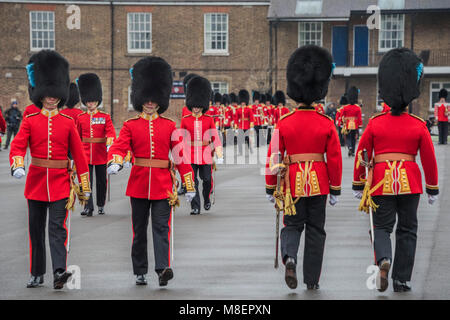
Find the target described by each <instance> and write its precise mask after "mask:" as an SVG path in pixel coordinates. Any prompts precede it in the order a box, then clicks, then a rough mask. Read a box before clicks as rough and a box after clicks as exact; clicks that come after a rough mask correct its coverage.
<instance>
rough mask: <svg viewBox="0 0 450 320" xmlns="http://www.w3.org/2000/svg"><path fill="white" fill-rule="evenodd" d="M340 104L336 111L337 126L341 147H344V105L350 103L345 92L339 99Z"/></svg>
mask: <svg viewBox="0 0 450 320" xmlns="http://www.w3.org/2000/svg"><path fill="white" fill-rule="evenodd" d="M339 105H340V107H339V108H338V110H337V112H336V126H337V129H338V133H339V141H340V143H341V147H344V146H345V134H344V133H343V132H342V131H344V130H342V128H343V121H342V110H343V109H344V107H345V106H346V105H348V100H347V96H346V95H345V94H344V95H343V96H342V97H341V99H340V100H339Z"/></svg>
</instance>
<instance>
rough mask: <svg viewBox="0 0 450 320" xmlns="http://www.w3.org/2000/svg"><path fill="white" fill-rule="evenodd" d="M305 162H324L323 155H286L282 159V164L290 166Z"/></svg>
mask: <svg viewBox="0 0 450 320" xmlns="http://www.w3.org/2000/svg"><path fill="white" fill-rule="evenodd" d="M306 161H325V157H324V155H323V153H297V154H290V155H289V154H288V155H286V157H284V160H283V162H284V164H292V163H296V162H306Z"/></svg>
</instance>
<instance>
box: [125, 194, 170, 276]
mask: <svg viewBox="0 0 450 320" xmlns="http://www.w3.org/2000/svg"><path fill="white" fill-rule="evenodd" d="M130 201H131V223H132V228H133V244H132V247H131V261H132V263H133V273H134V274H135V275H142V274H147V272H148V256H147V227H148V218H149V215H150V200H147V199H138V198H130ZM166 201H167V200H166Z"/></svg>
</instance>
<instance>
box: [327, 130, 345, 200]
mask: <svg viewBox="0 0 450 320" xmlns="http://www.w3.org/2000/svg"><path fill="white" fill-rule="evenodd" d="M326 153H327V170H328V178H329V179H330V194H332V195H336V196H338V195H340V194H341V183H342V154H341V144H340V142H339V137H338V133H337V131H336V128H335V127H334V124H333V123H332V125H331V126H330V135H329V137H328V141H327V150H326Z"/></svg>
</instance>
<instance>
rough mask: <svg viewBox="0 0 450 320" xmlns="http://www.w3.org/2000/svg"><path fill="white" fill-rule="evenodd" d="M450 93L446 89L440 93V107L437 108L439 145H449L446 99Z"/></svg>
mask: <svg viewBox="0 0 450 320" xmlns="http://www.w3.org/2000/svg"><path fill="white" fill-rule="evenodd" d="M447 96H448V92H447V90H445V89H441V91H439V102H438V105H439V107H438V108H437V121H438V130H439V144H447V138H448V109H447V105H446V103H445V102H446V99H447Z"/></svg>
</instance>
